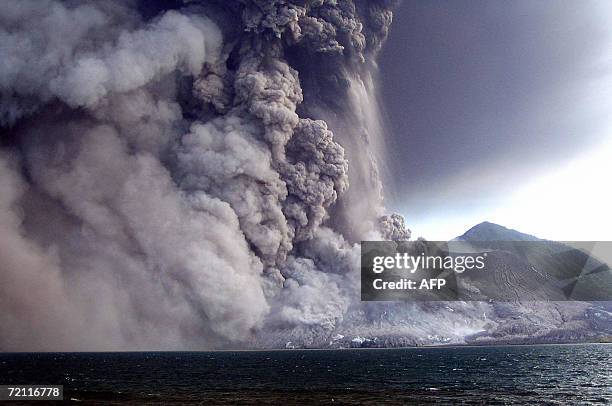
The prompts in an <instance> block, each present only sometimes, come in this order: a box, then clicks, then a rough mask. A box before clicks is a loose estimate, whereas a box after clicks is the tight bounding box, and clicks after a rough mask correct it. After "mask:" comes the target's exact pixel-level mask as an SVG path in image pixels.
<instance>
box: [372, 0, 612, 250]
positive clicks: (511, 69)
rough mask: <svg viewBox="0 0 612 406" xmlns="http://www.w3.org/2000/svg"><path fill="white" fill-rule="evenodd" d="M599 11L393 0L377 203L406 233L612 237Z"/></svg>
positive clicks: (608, 89) (609, 51) (608, 96)
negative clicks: (481, 226) (495, 230)
mask: <svg viewBox="0 0 612 406" xmlns="http://www.w3.org/2000/svg"><path fill="white" fill-rule="evenodd" d="M611 20H612V2H609V1H606V0H601V1H593V0H590V1H589V0H586V1H580V2H576V1H570V0H554V1H553V0H547V1H532V0H513V1H503V0H484V1H480V0H448V1H442V0H431V1H421V0H405V1H404V2H403V3H402V5H401V6H400V7H399V8H398V10H397V11H396V13H395V14H394V22H393V25H392V28H391V31H390V35H389V40H388V42H387V43H386V45H385V48H384V49H383V51H382V53H381V56H380V60H379V67H380V90H379V93H380V95H379V96H380V98H381V100H382V104H383V115H384V119H385V122H386V131H387V133H388V134H389V135H390V136H388V137H387V141H386V142H387V145H386V148H387V154H386V160H385V162H384V165H385V166H386V170H385V171H383V172H384V173H387V174H388V175H387V179H386V185H387V188H386V198H387V206H388V207H389V208H391V209H393V210H396V211H398V212H399V213H401V214H403V215H404V216H405V217H406V221H407V224H408V225H409V227H410V228H411V229H412V231H413V236H415V237H416V236H423V237H425V238H427V239H430V240H445V239H450V238H453V237H456V236H458V235H461V234H463V233H464V232H465V231H466V230H468V229H469V228H470V227H472V226H474V225H475V224H478V223H480V222H482V221H491V222H495V223H498V224H501V225H504V226H506V227H509V228H513V229H516V230H519V231H522V232H527V233H530V234H533V235H536V236H538V237H540V238H547V239H554V240H567V241H571V240H577V241H579V240H585V241H588V240H612V219H611V217H612V216H610V215H609V212H608V210H609V209H608V207H609V205H610V202H612V192H610V183H611V182H610V175H611V174H612V164H611V163H610V160H611V159H612V114H611V113H612V25H610V24H609V21H611Z"/></svg>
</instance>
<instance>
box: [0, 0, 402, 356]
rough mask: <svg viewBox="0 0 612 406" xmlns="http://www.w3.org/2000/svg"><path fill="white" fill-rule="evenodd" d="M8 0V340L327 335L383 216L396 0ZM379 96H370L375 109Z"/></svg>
mask: <svg viewBox="0 0 612 406" xmlns="http://www.w3.org/2000/svg"><path fill="white" fill-rule="evenodd" d="M171 5H172V7H171V8H172V9H164V8H163V6H159V7H158V5H157V3H154V2H153V3H147V2H142V4H139V3H137V2H122V1H107V2H96V1H91V2H87V1H84V2H78V3H75V2H72V1H59V0H42V1H38V0H37V1H29V0H26V1H21V0H19V1H17V0H9V1H6V2H5V3H4V4H3V6H2V10H1V11H0V53H1V54H2V58H1V61H0V125H1V126H2V140H1V141H2V151H1V154H0V166H1V168H2V170H1V171H0V188H1V190H2V193H1V194H0V224H1V225H2V231H1V234H0V253H1V255H0V257H1V258H2V261H1V264H0V309H1V311H0V323H1V324H2V325H3V329H2V333H0V349H3V350H84V349H89V350H94V349H98V350H104V349H178V348H183V349H185V348H199V349H201V348H223V347H241V346H256V345H276V344H275V343H276V342H275V341H274V340H277V339H282V340H284V339H285V338H286V337H293V336H296V335H297V336H301V337H302V341H304V342H307V341H308V340H315V338H313V337H315V336H317V337H316V339H317V340H321V337H323V339H325V337H327V336H329V335H330V334H331V333H332V332H333V331H334V329H336V328H338V326H339V325H340V324H341V323H343V322H345V323H351V322H350V320H349V321H347V320H346V319H347V314H349V312H350V311H351V309H353V310H352V311H353V312H355V311H356V312H363V311H362V310H359V309H360V306H361V305H359V304H358V297H357V292H358V289H357V287H358V272H359V266H358V261H359V258H358V251H357V246H356V245H355V243H356V242H358V241H359V240H360V239H363V238H383V237H385V238H394V239H406V238H408V237H409V235H410V234H409V232H408V231H407V229H406V227H405V224H404V222H403V219H401V218H400V217H398V216H396V215H394V216H386V215H385V210H384V206H383V202H382V186H381V183H380V180H379V176H378V171H377V159H378V157H377V153H378V151H377V150H378V147H377V145H378V144H379V142H380V139H381V137H382V136H383V135H382V133H381V131H380V128H379V127H378V124H377V122H376V120H377V115H378V113H377V111H376V106H375V105H374V104H372V103H371V100H369V97H370V94H371V92H372V86H373V83H374V80H373V79H372V76H371V75H372V72H373V60H374V58H375V55H376V53H377V52H378V50H379V49H380V47H381V45H382V42H383V40H384V38H385V36H386V34H387V30H388V26H389V24H390V23H391V10H390V8H391V6H392V4H391V2H388V1H347V0H342V1H337V2H336V1H333V2H332V1H319V2H298V1H295V2H291V1H255V0H253V1H206V2H196V1H187V2H184V3H182V2H173V3H171ZM364 113H367V114H365V115H364Z"/></svg>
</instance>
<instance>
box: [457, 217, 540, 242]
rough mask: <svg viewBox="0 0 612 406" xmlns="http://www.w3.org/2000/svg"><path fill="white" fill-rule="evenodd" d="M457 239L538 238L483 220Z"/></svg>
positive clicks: (530, 239)
mask: <svg viewBox="0 0 612 406" xmlns="http://www.w3.org/2000/svg"><path fill="white" fill-rule="evenodd" d="M457 239H458V240H463V241H537V240H539V238H537V237H534V236H532V235H529V234H524V233H521V232H519V231H516V230H512V229H509V228H506V227H504V226H500V225H499V224H495V223H491V222H489V221H483V222H482V223H480V224H477V225H475V226H474V227H472V228H470V229H469V230H468V231H466V232H465V233H464V234H463V235H461V236H460V237H457Z"/></svg>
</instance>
